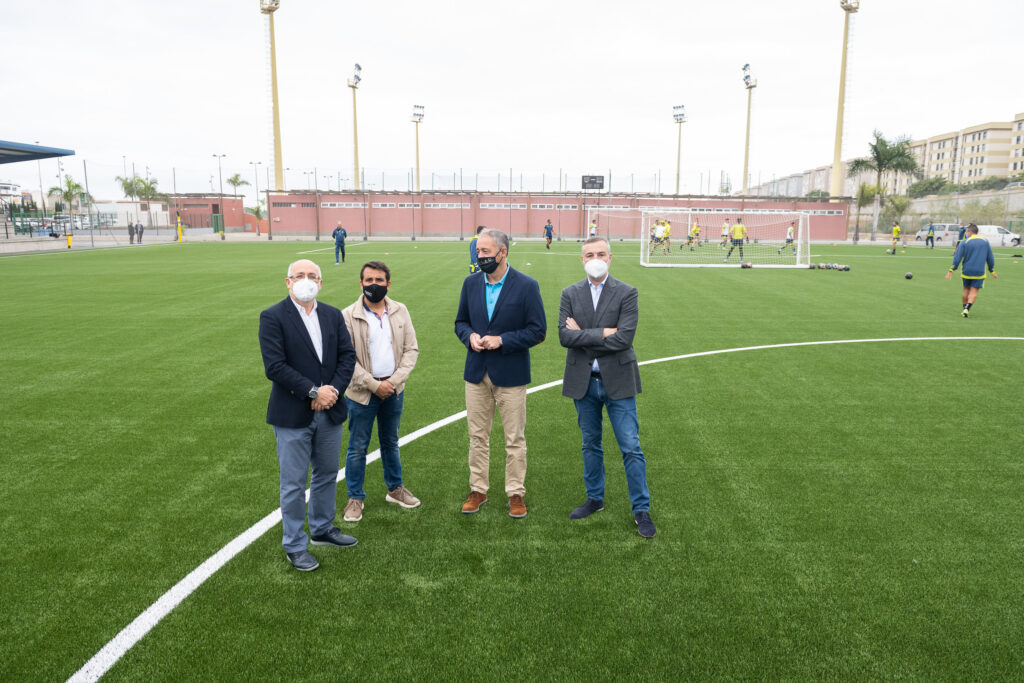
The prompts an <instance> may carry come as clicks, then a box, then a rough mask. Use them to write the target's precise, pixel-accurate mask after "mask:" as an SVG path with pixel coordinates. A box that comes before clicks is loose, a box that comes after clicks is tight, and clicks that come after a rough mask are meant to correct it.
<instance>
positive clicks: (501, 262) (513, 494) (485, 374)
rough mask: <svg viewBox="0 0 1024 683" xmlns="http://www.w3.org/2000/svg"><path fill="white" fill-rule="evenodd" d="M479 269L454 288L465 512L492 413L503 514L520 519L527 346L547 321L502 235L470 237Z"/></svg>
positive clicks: (481, 486)
mask: <svg viewBox="0 0 1024 683" xmlns="http://www.w3.org/2000/svg"><path fill="white" fill-rule="evenodd" d="M477 263H478V265H479V267H480V271H481V272H477V273H474V274H472V275H470V276H469V277H467V278H466V279H465V280H464V281H463V283H462V294H461V295H460V296H459V310H458V313H457V314H456V315H455V334H456V335H457V336H458V337H459V339H460V340H461V341H462V343H463V344H465V345H466V349H467V351H466V369H465V372H464V374H463V379H465V380H466V424H467V426H468V427H469V486H470V493H469V498H468V499H467V500H466V502H465V503H464V504H463V506H462V512H463V513H466V514H471V513H474V512H477V511H479V510H480V506H481V505H483V504H484V503H485V502H487V489H488V488H489V482H488V479H489V477H488V474H489V469H490V451H491V441H490V438H491V423H492V422H493V421H494V409H495V407H497V409H498V413H499V415H500V416H501V425H502V428H503V430H504V432H505V453H506V457H505V493H506V495H507V496H508V502H509V516H511V517H515V518H521V517H525V516H526V503H525V502H523V496H524V495H525V494H526V488H525V481H526V385H527V384H529V383H530V347H531V346H534V345H536V344H539V343H540V342H542V341H544V335H545V333H546V332H547V321H546V319H545V318H544V302H543V301H542V300H541V297H540V287H539V286H538V285H537V281H536V280H534V279H533V278H531V277H529V276H527V275H523V274H522V273H520V272H519V271H517V270H515V269H513V268H512V267H511V266H509V264H508V235H506V234H505V233H503V232H502V231H500V230H484V231H482V232H481V233H480V234H479V236H478V237H477Z"/></svg>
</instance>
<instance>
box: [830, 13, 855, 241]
mask: <svg viewBox="0 0 1024 683" xmlns="http://www.w3.org/2000/svg"><path fill="white" fill-rule="evenodd" d="M839 7H840V8H841V9H842V10H843V58H842V60H841V61H840V65H839V105H838V107H837V113H836V144H835V147H834V148H833V150H832V178H831V182H830V183H829V195H831V196H833V197H838V196H839V195H840V194H842V192H843V176H844V175H845V173H844V169H843V165H842V164H843V162H842V159H841V157H842V155H843V112H844V110H845V108H846V48H847V45H848V44H849V42H850V15H851V14H854V13H856V12H857V10H859V9H860V0H839ZM854 236H855V237H856V234H855V235H854ZM855 241H856V240H855Z"/></svg>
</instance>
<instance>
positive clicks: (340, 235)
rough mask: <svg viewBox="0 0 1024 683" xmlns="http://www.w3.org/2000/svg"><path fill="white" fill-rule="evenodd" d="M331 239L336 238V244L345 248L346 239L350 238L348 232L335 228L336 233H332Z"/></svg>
mask: <svg viewBox="0 0 1024 683" xmlns="http://www.w3.org/2000/svg"><path fill="white" fill-rule="evenodd" d="M331 237H333V238H334V243H335V244H340V245H342V246H344V244H345V238H346V237H348V232H346V230H345V228H335V229H334V232H332V233H331Z"/></svg>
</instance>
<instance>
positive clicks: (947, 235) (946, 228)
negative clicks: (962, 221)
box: [914, 223, 960, 244]
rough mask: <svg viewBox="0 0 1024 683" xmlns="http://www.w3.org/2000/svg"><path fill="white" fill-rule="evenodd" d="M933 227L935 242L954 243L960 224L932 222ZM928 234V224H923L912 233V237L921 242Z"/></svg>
mask: <svg viewBox="0 0 1024 683" xmlns="http://www.w3.org/2000/svg"><path fill="white" fill-rule="evenodd" d="M933 227H934V228H935V243H936V244H940V243H943V242H945V243H946V244H956V238H957V235H959V234H960V226H959V225H957V224H956V223H934V224H933ZM927 236H928V226H925V227H923V228H921V229H920V230H918V231H917V234H915V235H914V239H915V240H916V241H918V242H923V241H924V239H925V237H927Z"/></svg>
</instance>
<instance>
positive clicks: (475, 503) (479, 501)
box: [462, 491, 487, 515]
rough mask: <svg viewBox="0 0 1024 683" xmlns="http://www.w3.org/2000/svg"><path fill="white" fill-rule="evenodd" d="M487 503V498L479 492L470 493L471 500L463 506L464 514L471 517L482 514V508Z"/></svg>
mask: <svg viewBox="0 0 1024 683" xmlns="http://www.w3.org/2000/svg"><path fill="white" fill-rule="evenodd" d="M486 502H487V496H486V495H485V494H483V493H480V492H479V491H470V492H469V498H467V499H466V502H465V503H463V504H462V514H464V515H471V514H473V513H474V512H480V506H481V505H483V504H484V503H486Z"/></svg>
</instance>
